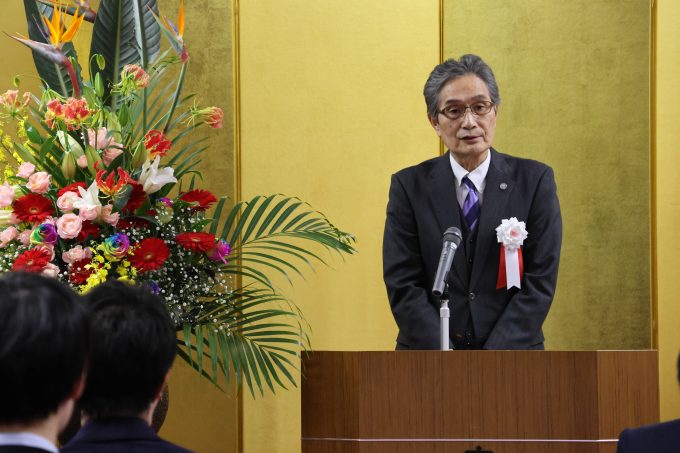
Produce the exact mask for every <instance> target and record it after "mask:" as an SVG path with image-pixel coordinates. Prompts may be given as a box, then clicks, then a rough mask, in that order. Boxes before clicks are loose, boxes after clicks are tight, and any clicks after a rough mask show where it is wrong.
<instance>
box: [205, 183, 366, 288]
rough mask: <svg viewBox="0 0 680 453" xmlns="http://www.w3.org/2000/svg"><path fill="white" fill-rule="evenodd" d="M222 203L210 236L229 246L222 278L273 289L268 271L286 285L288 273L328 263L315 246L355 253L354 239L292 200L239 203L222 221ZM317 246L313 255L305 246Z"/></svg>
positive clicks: (271, 197)
mask: <svg viewBox="0 0 680 453" xmlns="http://www.w3.org/2000/svg"><path fill="white" fill-rule="evenodd" d="M225 203H226V199H221V200H220V201H219V202H218V204H217V207H216V210H215V212H216V214H217V213H219V214H218V215H216V218H215V220H214V222H213V223H212V224H211V226H210V232H212V233H214V234H217V235H218V236H219V237H220V238H222V239H224V240H226V241H227V242H228V243H229V244H230V245H231V254H230V259H231V261H230V264H229V265H227V266H225V267H224V269H223V271H224V272H225V273H228V274H229V273H231V274H237V275H241V276H246V277H249V278H252V279H254V280H256V281H258V282H260V283H262V284H264V285H266V286H268V287H270V288H273V284H272V282H271V280H270V279H269V278H268V277H267V275H266V274H267V272H269V271H275V272H276V273H278V274H281V275H282V276H284V277H285V278H286V279H288V280H289V281H292V279H291V272H293V273H295V274H297V275H303V270H304V269H305V268H304V267H302V265H304V266H306V267H307V268H309V267H311V265H312V263H313V262H315V261H317V262H320V263H322V264H326V263H325V261H324V260H323V258H322V257H321V256H319V254H318V253H317V252H315V251H314V248H316V249H318V248H319V247H318V246H321V247H322V248H326V249H327V250H330V251H336V252H339V253H347V254H352V253H354V251H355V250H354V247H353V246H352V244H353V243H354V237H353V236H352V235H350V234H348V233H345V232H343V231H340V230H339V229H338V228H336V227H335V226H333V224H331V223H330V222H329V221H328V219H327V218H326V217H325V216H324V215H323V214H321V213H320V212H318V211H314V210H313V209H312V208H311V207H310V206H309V205H308V204H307V203H305V202H303V201H301V200H300V199H298V198H295V197H285V196H283V195H269V196H266V197H265V196H256V197H255V198H253V199H252V200H250V201H248V202H242V203H238V204H237V205H236V206H234V208H233V209H232V210H231V212H230V213H229V214H228V215H226V216H225V218H224V219H222V218H220V216H221V213H222V211H223V209H224V204H225ZM305 244H311V245H314V246H317V247H314V248H312V249H311V250H310V249H309V248H308V247H305V246H304V245H305Z"/></svg>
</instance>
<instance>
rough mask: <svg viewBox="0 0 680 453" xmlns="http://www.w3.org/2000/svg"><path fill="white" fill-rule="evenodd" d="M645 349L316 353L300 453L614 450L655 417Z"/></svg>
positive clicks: (654, 370) (651, 355) (650, 354)
mask: <svg viewBox="0 0 680 453" xmlns="http://www.w3.org/2000/svg"><path fill="white" fill-rule="evenodd" d="M657 362H658V358H657V351H450V352H440V351H389V352H322V351H317V352H314V353H312V354H310V355H309V356H307V357H305V358H304V359H303V369H302V372H303V376H304V377H303V381H302V452H303V453H316V452H324V453H331V452H332V453H339V452H356V453H364V452H370V453H378V452H380V453H382V452H390V453H411V452H413V453H416V452H417V453H430V452H431V453H439V452H442V453H443V452H447V453H449V452H451V453H465V452H471V453H472V452H493V453H534V452H536V453H538V452H540V453H547V452H565V453H567V452H569V453H572V452H584V453H585V452H593V453H594V452H611V453H613V452H615V451H616V440H617V439H618V436H619V433H620V432H621V430H622V429H623V428H626V427H633V426H639V425H643V424H649V423H654V422H657V421H658V418H659V392H658V366H657Z"/></svg>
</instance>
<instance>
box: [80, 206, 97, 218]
mask: <svg viewBox="0 0 680 453" xmlns="http://www.w3.org/2000/svg"><path fill="white" fill-rule="evenodd" d="M101 209H102V207H101V206H94V207H91V208H86V207H83V208H80V209H79V210H78V216H79V217H80V218H81V219H83V220H95V219H96V218H97V217H99V213H100V212H101Z"/></svg>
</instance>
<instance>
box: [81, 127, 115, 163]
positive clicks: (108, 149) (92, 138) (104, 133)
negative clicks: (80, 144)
mask: <svg viewBox="0 0 680 453" xmlns="http://www.w3.org/2000/svg"><path fill="white" fill-rule="evenodd" d="M87 140H88V143H89V144H90V145H91V146H92V147H93V148H95V149H100V150H102V160H103V161H104V164H105V165H106V166H107V167H108V166H109V165H111V162H113V160H114V159H115V158H116V157H118V156H120V155H121V154H123V145H122V144H120V143H118V142H116V141H115V140H114V139H113V136H112V135H111V134H110V132H109V130H108V129H106V128H105V127H100V128H99V129H97V131H96V132H95V130H94V129H88V130H87Z"/></svg>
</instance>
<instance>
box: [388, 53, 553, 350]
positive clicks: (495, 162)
mask: <svg viewBox="0 0 680 453" xmlns="http://www.w3.org/2000/svg"><path fill="white" fill-rule="evenodd" d="M424 95H425V101H426V104H427V111H428V118H429V121H430V123H431V125H432V127H433V128H434V130H435V132H436V133H437V135H438V136H439V137H441V139H442V141H443V142H444V144H445V145H446V146H447V147H448V150H449V152H447V153H446V154H445V155H444V156H441V157H437V158H434V159H431V160H428V161H425V162H423V163H421V164H419V165H416V166H414V167H409V168H406V169H404V170H401V171H400V172H398V173H396V174H395V175H393V176H392V183H391V187H390V195H389V202H388V205H387V219H386V222H385V234H384V240H383V272H384V279H385V284H386V286H387V293H388V296H389V300H390V305H391V308H392V313H393V315H394V318H395V320H396V322H397V325H398V327H399V335H398V337H397V349H438V348H439V345H440V339H439V325H440V318H439V307H440V301H439V300H438V298H436V297H434V296H433V295H432V294H431V289H432V286H433V280H434V275H435V272H436V270H437V265H438V261H439V257H440V253H441V249H442V234H443V233H444V231H445V230H447V229H448V228H449V227H457V228H459V229H460V230H461V231H462V236H463V241H462V242H461V244H460V246H459V247H458V250H457V251H456V254H455V258H454V262H453V266H452V269H451V271H450V273H449V276H448V277H449V278H448V285H449V295H450V300H451V302H450V306H451V320H450V323H451V324H450V326H451V328H450V333H451V343H452V345H453V346H454V348H456V349H543V347H544V346H543V341H544V339H543V332H542V325H543V321H544V320H545V318H546V316H547V314H548V310H549V308H550V305H551V303H552V300H553V296H554V293H555V286H556V283H557V270H558V265H559V258H560V248H561V242H562V218H561V214H560V207H559V202H558V199H557V189H556V186H555V180H554V176H553V171H552V169H551V168H550V167H548V166H546V165H544V164H542V163H539V162H536V161H532V160H527V159H520V158H516V157H512V156H509V155H506V154H501V153H499V152H497V151H496V150H494V149H493V148H492V142H493V139H494V134H495V129H496V115H497V113H498V105H499V103H500V96H499V94H498V86H497V84H496V80H495V78H494V75H493V72H492V71H491V69H490V68H489V67H488V66H487V65H486V64H485V63H484V62H483V61H482V60H481V58H479V57H477V56H475V55H464V56H463V57H461V58H460V60H458V61H456V60H448V61H446V62H444V63H442V64H440V65H438V66H437V67H435V68H434V70H433V71H432V73H431V74H430V76H429V78H428V80H427V82H426V84H425V89H424ZM513 217H514V218H516V219H517V220H518V222H524V224H525V227H524V229H525V230H526V232H528V237H527V238H526V240H524V242H523V244H522V245H521V248H520V250H519V251H517V250H516V253H515V254H514V255H510V257H511V262H508V263H503V262H502V261H501V258H503V261H506V257H508V256H509V255H508V254H507V252H505V249H506V248H504V246H503V245H502V244H500V243H499V242H498V238H497V231H496V228H497V227H499V226H500V225H501V223H502V221H503V220H504V219H505V220H509V219H511V218H513ZM517 225H518V224H517V222H516V223H515V226H516V227H517V228H515V230H514V231H511V233H517V232H518V231H520V230H522V228H520V227H519V226H517ZM513 228H514V227H513ZM520 232H521V231H520ZM511 236H512V235H511ZM520 239H521V236H520ZM520 242H521V241H520ZM508 248H510V249H512V245H511V244H508ZM513 265H514V266H513ZM508 268H509V269H510V270H512V269H515V270H516V273H514V274H512V275H507V274H506V270H507V269H508ZM512 276H515V277H518V276H521V280H519V281H518V282H517V283H518V286H519V288H518V287H517V285H515V286H512V287H510V288H508V286H511V285H508V284H505V285H504V283H505V280H506V278H507V277H512ZM510 281H514V280H513V279H512V278H511V279H510Z"/></svg>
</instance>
